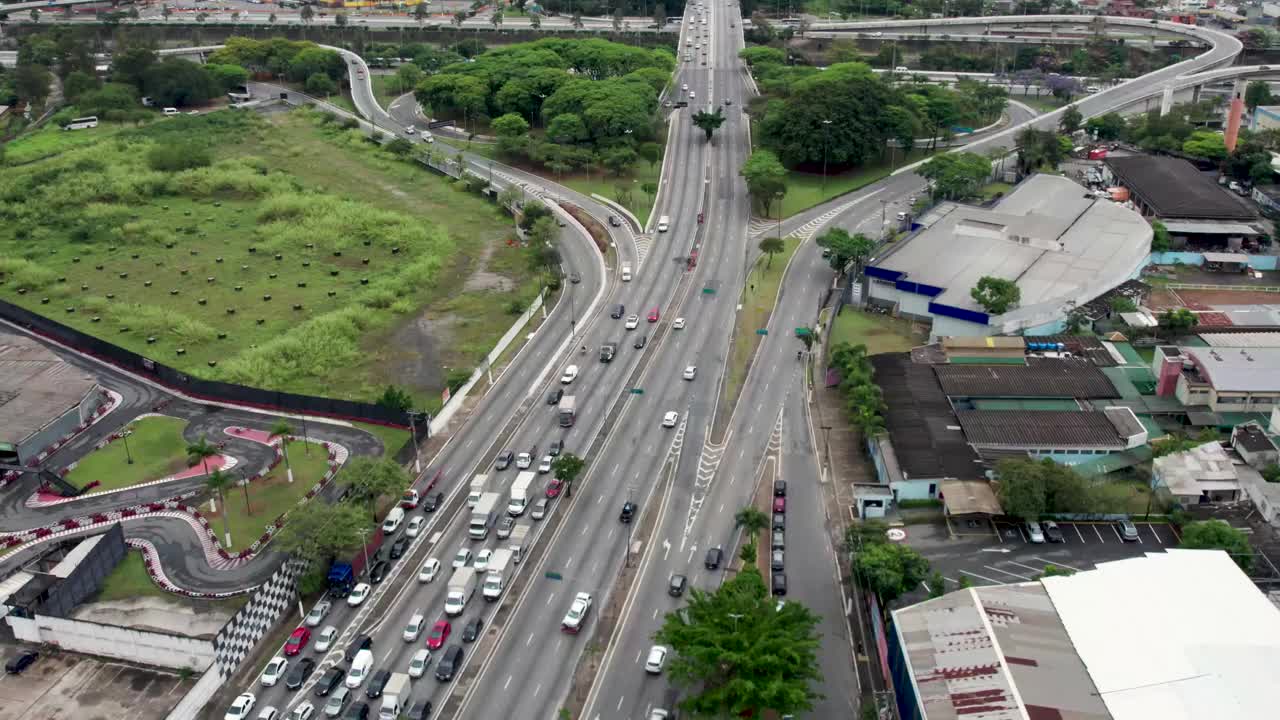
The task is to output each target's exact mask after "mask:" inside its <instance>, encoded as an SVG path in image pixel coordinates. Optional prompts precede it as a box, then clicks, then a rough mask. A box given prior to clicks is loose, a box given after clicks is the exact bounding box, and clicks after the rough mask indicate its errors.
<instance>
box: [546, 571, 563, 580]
mask: <svg viewBox="0 0 1280 720" xmlns="http://www.w3.org/2000/svg"><path fill="white" fill-rule="evenodd" d="M547 579H548V580H563V579H564V576H563V575H561V574H560V573H558V572H556V571H555V570H548V571H547Z"/></svg>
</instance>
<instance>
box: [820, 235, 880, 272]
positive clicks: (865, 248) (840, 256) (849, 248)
mask: <svg viewBox="0 0 1280 720" xmlns="http://www.w3.org/2000/svg"><path fill="white" fill-rule="evenodd" d="M815 242H816V243H817V244H818V246H819V247H822V248H826V249H827V250H830V251H831V253H830V254H829V255H828V256H827V262H829V263H830V264H831V269H833V270H835V271H837V272H840V271H843V270H844V269H845V268H846V267H848V266H849V263H854V272H855V273H857V272H858V271H859V270H861V269H862V263H863V262H865V261H866V259H867V258H868V257H870V256H871V252H872V251H873V250H875V246H876V245H875V241H874V240H872V239H871V238H869V237H867V236H866V235H863V234H862V233H854V234H852V235H850V234H849V231H848V230H845V229H844V228H838V227H836V228H831V229H830V230H828V231H826V232H824V233H822V234H821V235H819V236H818V239H817V240H815Z"/></svg>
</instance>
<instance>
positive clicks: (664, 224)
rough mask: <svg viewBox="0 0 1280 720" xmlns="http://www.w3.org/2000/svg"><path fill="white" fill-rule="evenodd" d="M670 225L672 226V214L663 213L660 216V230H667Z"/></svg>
mask: <svg viewBox="0 0 1280 720" xmlns="http://www.w3.org/2000/svg"><path fill="white" fill-rule="evenodd" d="M670 227H671V216H670V215H663V216H662V217H660V218H658V232H666V231H667V228H670Z"/></svg>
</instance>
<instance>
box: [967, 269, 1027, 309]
mask: <svg viewBox="0 0 1280 720" xmlns="http://www.w3.org/2000/svg"><path fill="white" fill-rule="evenodd" d="M969 295H970V297H972V298H973V301H974V302H976V303H978V304H979V305H981V306H982V309H983V310H984V311H986V312H987V313H989V314H991V315H1003V314H1004V313H1005V312H1007V311H1009V310H1010V309H1012V308H1014V307H1016V306H1017V305H1018V301H1019V300H1021V299H1022V290H1020V289H1019V288H1018V284H1017V283H1015V282H1014V281H1012V280H1005V279H1004V278H998V277H992V276H990V275H984V276H982V277H981V278H978V284H977V285H975V286H974V287H973V288H972V289H970V290H969Z"/></svg>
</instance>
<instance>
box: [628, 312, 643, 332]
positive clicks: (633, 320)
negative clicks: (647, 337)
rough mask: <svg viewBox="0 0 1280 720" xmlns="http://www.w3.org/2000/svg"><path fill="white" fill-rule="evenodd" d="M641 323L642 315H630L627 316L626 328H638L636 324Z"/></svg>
mask: <svg viewBox="0 0 1280 720" xmlns="http://www.w3.org/2000/svg"><path fill="white" fill-rule="evenodd" d="M639 324H640V316H639V315H628V316H627V324H626V328H627V329H628V330H635V329H636V326H637V325H639Z"/></svg>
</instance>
